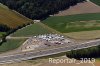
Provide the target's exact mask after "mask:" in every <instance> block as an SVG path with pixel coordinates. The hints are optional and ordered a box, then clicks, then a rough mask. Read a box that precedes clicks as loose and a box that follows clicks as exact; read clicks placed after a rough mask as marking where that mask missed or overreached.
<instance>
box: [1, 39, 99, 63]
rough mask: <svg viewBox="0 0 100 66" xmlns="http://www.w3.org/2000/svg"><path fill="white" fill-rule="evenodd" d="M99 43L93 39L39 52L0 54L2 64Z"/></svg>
mask: <svg viewBox="0 0 100 66" xmlns="http://www.w3.org/2000/svg"><path fill="white" fill-rule="evenodd" d="M98 45H100V39H98V40H92V41H89V42H85V43H81V44H74V45H70V46H65V47H60V48H55V49H49V50H41V51H38V52H32V51H30V52H27V53H21V54H15V55H8V56H0V64H4V63H13V62H20V61H22V60H28V59H32V58H37V57H43V56H48V55H53V54H58V53H61V52H66V51H71V50H77V49H83V48H88V47H92V46H98Z"/></svg>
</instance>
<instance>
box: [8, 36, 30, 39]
mask: <svg viewBox="0 0 100 66" xmlns="http://www.w3.org/2000/svg"><path fill="white" fill-rule="evenodd" d="M29 38H30V37H12V36H7V37H6V39H29Z"/></svg>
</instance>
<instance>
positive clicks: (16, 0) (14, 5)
mask: <svg viewBox="0 0 100 66" xmlns="http://www.w3.org/2000/svg"><path fill="white" fill-rule="evenodd" d="M83 1H85V0H0V2H1V3H3V4H4V5H7V6H8V7H9V8H10V9H13V10H16V11H18V12H19V13H21V14H23V15H24V16H26V17H28V18H31V19H44V18H46V17H48V16H49V15H52V14H54V13H57V12H59V11H61V10H64V9H67V8H69V7H70V6H73V5H76V4H77V3H79V2H83Z"/></svg>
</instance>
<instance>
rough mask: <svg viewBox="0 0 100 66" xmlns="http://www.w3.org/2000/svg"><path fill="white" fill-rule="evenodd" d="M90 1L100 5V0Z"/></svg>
mask: <svg viewBox="0 0 100 66" xmlns="http://www.w3.org/2000/svg"><path fill="white" fill-rule="evenodd" d="M90 1H92V2H93V3H95V4H97V5H99V6H100V0H90Z"/></svg>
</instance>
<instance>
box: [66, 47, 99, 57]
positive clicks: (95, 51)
mask: <svg viewBox="0 0 100 66" xmlns="http://www.w3.org/2000/svg"><path fill="white" fill-rule="evenodd" d="M66 56H67V57H69V58H76V59H80V58H100V46H95V47H90V48H87V49H80V50H72V51H69V52H67V53H66Z"/></svg>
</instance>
